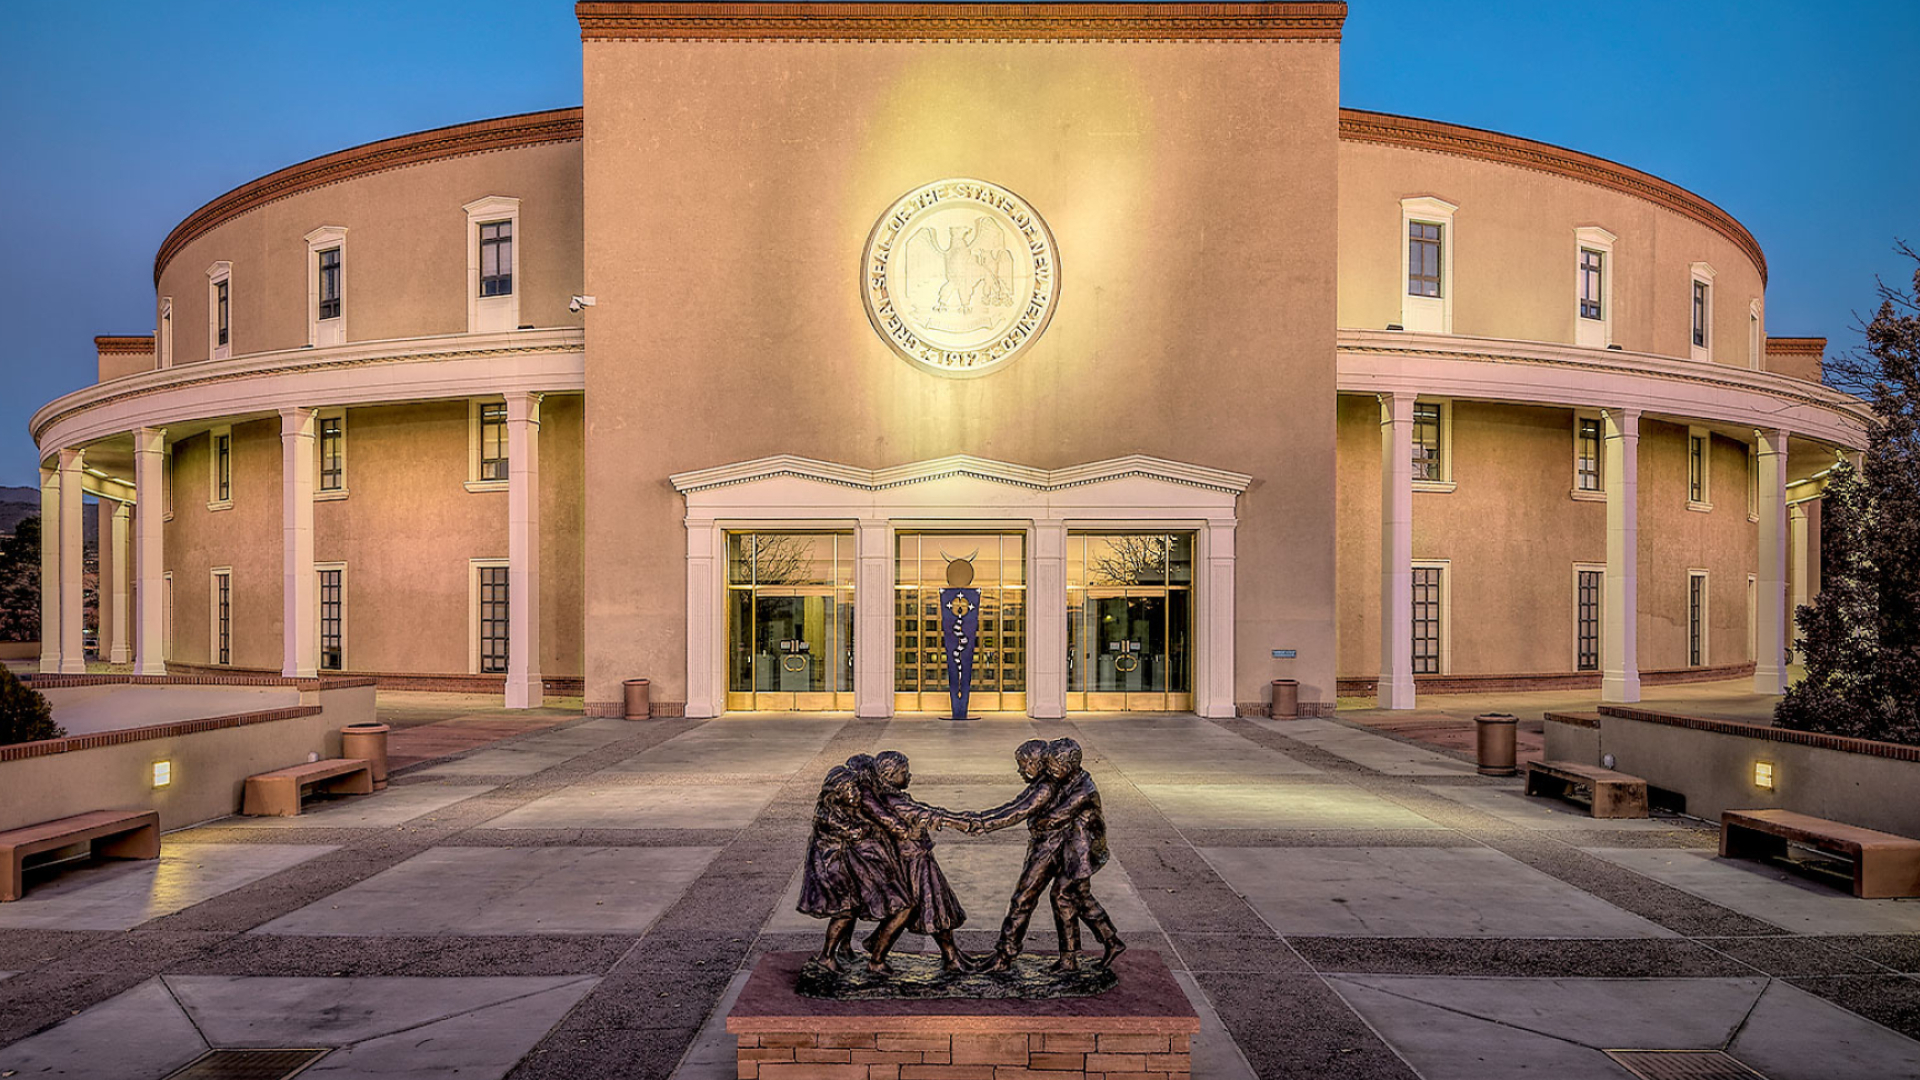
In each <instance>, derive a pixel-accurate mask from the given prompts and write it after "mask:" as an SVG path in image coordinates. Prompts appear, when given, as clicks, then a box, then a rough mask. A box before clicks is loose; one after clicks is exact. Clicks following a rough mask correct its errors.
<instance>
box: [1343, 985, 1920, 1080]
mask: <svg viewBox="0 0 1920 1080" xmlns="http://www.w3.org/2000/svg"><path fill="white" fill-rule="evenodd" d="M1327 983H1328V985H1330V986H1332V987H1333V988H1334V990H1335V991H1336V992H1338V993H1339V994H1340V996H1341V997H1343V998H1345V999H1346V1001H1347V1003H1348V1004H1349V1005H1352V1006H1353V1008H1354V1010H1355V1011H1357V1012H1358V1013H1360V1015H1361V1016H1362V1017H1364V1018H1365V1019H1366V1020H1367V1022H1368V1023H1370V1024H1371V1025H1373V1028H1374V1030H1375V1031H1377V1032H1379V1033H1380V1035H1381V1037H1382V1038H1384V1039H1386V1040H1387V1042H1388V1043H1389V1044H1390V1045H1392V1047H1393V1048H1394V1050H1395V1051H1397V1052H1398V1053H1399V1054H1400V1056H1401V1057H1402V1058H1403V1059H1405V1060H1406V1061H1407V1063H1408V1064H1410V1065H1412V1066H1413V1068H1414V1069H1415V1070H1416V1071H1417V1072H1418V1073H1419V1074H1420V1076H1421V1077H1422V1078H1423V1080H1508V1078H1511V1080H1524V1078H1532V1077H1540V1076H1551V1077H1554V1078H1555V1080H1589V1078H1591V1080H1623V1078H1624V1077H1625V1076H1626V1075H1627V1074H1626V1072H1625V1070H1623V1069H1622V1068H1620V1066H1618V1065H1616V1064H1614V1063H1613V1062H1612V1061H1611V1060H1610V1059H1608V1058H1607V1057H1606V1055H1605V1054H1604V1053H1602V1051H1603V1050H1607V1049H1662V1050H1712V1049H1719V1048H1721V1047H1723V1046H1725V1045H1726V1042H1727V1040H1728V1039H1729V1038H1730V1037H1732V1035H1733V1033H1734V1032H1735V1031H1736V1030H1738V1029H1739V1027H1740V1024H1741V1022H1742V1021H1743V1020H1745V1019H1746V1017H1747V1013H1748V1011H1749V1010H1750V1009H1751V1008H1752V1007H1753V1004H1754V1002H1755V1000H1757V999H1758V998H1759V997H1760V994H1761V991H1762V990H1763V988H1764V987H1765V986H1766V983H1767V980H1765V979H1762V978H1754V979H1506V978H1491V979H1488V978H1481V979H1462V978H1434V977H1422V976H1379V975H1375V976H1336V977H1332V978H1329V979H1328V980H1327ZM1833 1075H1843V1074H1834V1073H1827V1074H1825V1076H1828V1077H1831V1076H1833ZM1860 1075H1865V1074H1860ZM1885 1075H1894V1074H1885ZM1770 1076H1772V1080H1786V1078H1785V1077H1781V1076H1773V1075H1772V1074H1770Z"/></svg>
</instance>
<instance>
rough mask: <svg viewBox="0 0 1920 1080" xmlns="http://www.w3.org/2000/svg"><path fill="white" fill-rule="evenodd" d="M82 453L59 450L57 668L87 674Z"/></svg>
mask: <svg viewBox="0 0 1920 1080" xmlns="http://www.w3.org/2000/svg"><path fill="white" fill-rule="evenodd" d="M84 463H85V462H84V456H83V454H82V452H81V451H79V450H62V451H60V671H61V673H62V674H64V675H85V674H86V673H87V642H86V636H85V634H84V633H83V631H84V630H85V628H86V600H85V588H86V582H85V580H84V577H83V574H82V571H83V570H84V569H85V561H86V552H85V543H86V541H85V539H84V536H85V534H84V531H83V527H84V525H85V520H84V519H83V518H82V517H81V513H82V510H81V502H80V497H81V496H82V495H84V494H86V492H85V490H84V489H82V488H81V486H80V470H81V469H82V467H83V466H84Z"/></svg>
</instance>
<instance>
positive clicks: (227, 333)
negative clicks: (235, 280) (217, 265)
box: [213, 281, 233, 345]
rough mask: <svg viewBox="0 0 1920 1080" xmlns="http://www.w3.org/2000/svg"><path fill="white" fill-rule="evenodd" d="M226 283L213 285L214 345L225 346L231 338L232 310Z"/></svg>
mask: <svg viewBox="0 0 1920 1080" xmlns="http://www.w3.org/2000/svg"><path fill="white" fill-rule="evenodd" d="M231 284H232V283H231V282H228V281H216V282H214V284H213V309H214V332H213V337H214V344H216V345H226V344H228V343H229V342H230V341H231V340H232V338H233V313H232V312H233V309H232V306H231V305H230V303H229V301H228V299H227V297H228V292H227V290H228V287H229V286H230V285H231Z"/></svg>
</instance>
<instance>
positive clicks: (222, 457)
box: [213, 434, 233, 502]
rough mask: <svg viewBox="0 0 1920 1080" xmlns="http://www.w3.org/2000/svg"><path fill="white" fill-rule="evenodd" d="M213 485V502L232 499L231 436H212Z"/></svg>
mask: <svg viewBox="0 0 1920 1080" xmlns="http://www.w3.org/2000/svg"><path fill="white" fill-rule="evenodd" d="M213 478H214V479H213V486H214V493H213V494H214V501H215V502H232V501H233V436H232V435H224V434H223V435H215V436H214V437H213Z"/></svg>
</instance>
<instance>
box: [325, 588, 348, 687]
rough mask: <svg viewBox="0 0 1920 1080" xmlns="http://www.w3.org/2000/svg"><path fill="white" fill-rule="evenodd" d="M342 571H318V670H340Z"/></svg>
mask: <svg viewBox="0 0 1920 1080" xmlns="http://www.w3.org/2000/svg"><path fill="white" fill-rule="evenodd" d="M344 574H345V571H342V570H322V571H320V669H321V670H322V671H339V670H341V660H342V656H341V653H342V649H341V620H340V615H341V599H342V598H341V588H340V584H341V583H340V579H341V577H342V576H343V575H344Z"/></svg>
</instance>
